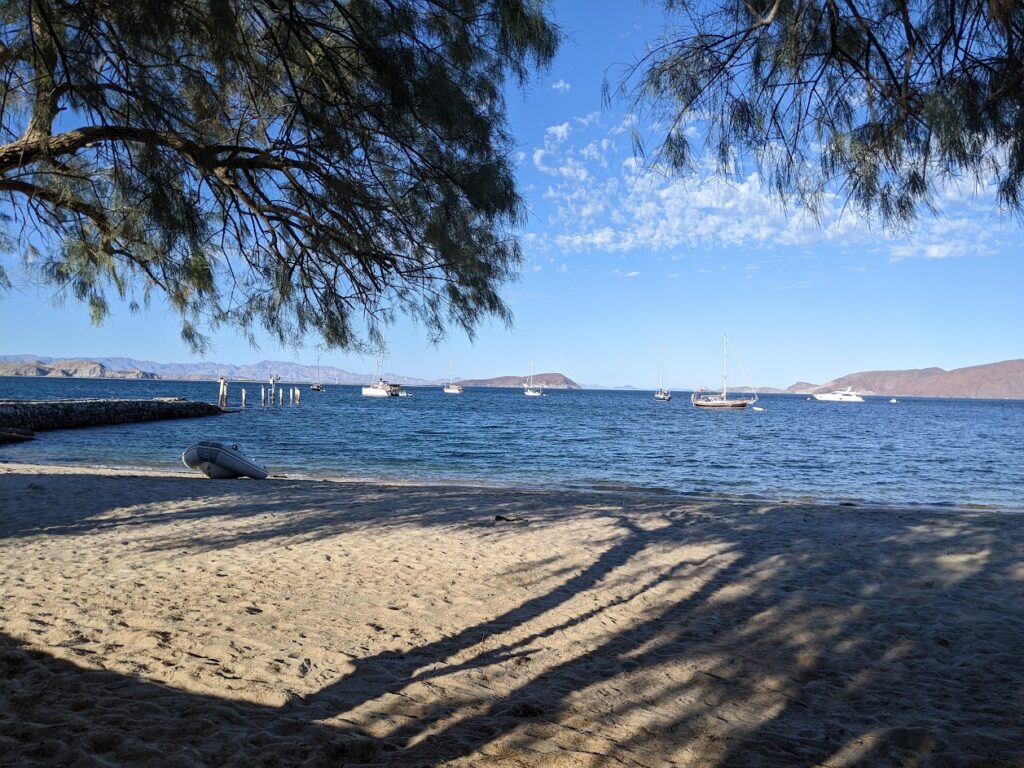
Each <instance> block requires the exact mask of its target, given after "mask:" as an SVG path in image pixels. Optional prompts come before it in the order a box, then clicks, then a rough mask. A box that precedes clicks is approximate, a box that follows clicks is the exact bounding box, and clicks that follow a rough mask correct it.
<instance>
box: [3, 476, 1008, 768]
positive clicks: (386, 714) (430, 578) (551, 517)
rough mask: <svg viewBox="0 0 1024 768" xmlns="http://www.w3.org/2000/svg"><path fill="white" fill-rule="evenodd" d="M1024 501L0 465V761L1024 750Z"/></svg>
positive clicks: (457, 761)
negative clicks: (1015, 506)
mask: <svg viewBox="0 0 1024 768" xmlns="http://www.w3.org/2000/svg"><path fill="white" fill-rule="evenodd" d="M1022 638H1024V516H1021V515H1019V514H1011V513H1000V512H995V511H976V510H975V511H964V510H950V509H898V508H864V507H848V506H836V505H814V504H801V503H794V502H790V503H775V504H773V503H763V502H741V501H735V500H695V499H693V498H687V497H680V496H671V495H645V494H614V493H583V492H564V491H534V490H513V489H499V488H472V487H455V486H422V485H397V484H396V485H384V484H371V483H362V482H343V483H340V482H326V481H308V480H270V481H265V482H256V481H234V482H230V481H227V482H213V481H208V480H205V479H203V478H199V477H192V476H186V475H178V474H171V473H145V472H132V471H117V470H100V469H82V468H76V467H52V466H30V465H16V464H7V465H0V763H5V764H6V763H11V764H37V763H38V764H42V765H71V764H74V765H111V764H131V765H147V764H149V765H154V766H155V765H161V766H163V765H238V766H248V765H261V764H267V765H270V764H303V765H367V764H368V765H409V766H412V765H438V764H446V765H456V766H480V765H486V766H602V765H616V766H621V765H626V766H634V765H636V766H660V765H698V766H713V765H743V766H758V765H762V766H776V765H806V766H812V765H828V766H851V765H871V766H876V765H901V766H902V765H906V766H911V765H913V766H917V765H924V766H949V765H976V766H980V765H986V766H993V765H1011V766H1018V765H1024V693H1022V691H1024V666H1022V664H1021V661H1020V659H1021V652H1022V648H1024V645H1022V642H1024V641H1022Z"/></svg>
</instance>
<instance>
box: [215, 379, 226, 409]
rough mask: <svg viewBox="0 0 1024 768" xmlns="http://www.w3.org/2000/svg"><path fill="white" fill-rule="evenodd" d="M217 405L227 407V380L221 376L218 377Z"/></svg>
mask: <svg viewBox="0 0 1024 768" xmlns="http://www.w3.org/2000/svg"><path fill="white" fill-rule="evenodd" d="M217 405H219V406H220V407H221V408H227V407H228V382H227V379H225V378H224V377H223V376H221V377H220V392H218V393H217Z"/></svg>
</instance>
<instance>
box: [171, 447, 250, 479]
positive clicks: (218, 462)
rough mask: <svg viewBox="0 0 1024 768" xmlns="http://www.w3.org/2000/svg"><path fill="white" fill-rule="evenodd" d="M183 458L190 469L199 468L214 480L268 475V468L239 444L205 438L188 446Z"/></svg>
mask: <svg viewBox="0 0 1024 768" xmlns="http://www.w3.org/2000/svg"><path fill="white" fill-rule="evenodd" d="M181 460H182V462H184V464H185V466H186V467H188V468H189V469H198V470H199V471H200V472H202V473H203V474H204V475H206V476H207V477H209V478H211V479H213V480H234V479H235V478H239V477H251V478H252V479H253V480H263V479H265V478H266V476H267V468H266V467H263V466H261V465H259V464H257V463H256V462H254V461H253V460H252V459H250V458H248V457H247V456H246V455H245V454H243V453H242V452H241V451H240V450H238V446H237V445H224V443H215V442H212V441H209V440H203V441H201V442H198V443H196V444H195V445H190V446H189V447H188V448H186V449H185V450H184V452H182V454H181Z"/></svg>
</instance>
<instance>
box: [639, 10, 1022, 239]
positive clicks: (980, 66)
mask: <svg viewBox="0 0 1024 768" xmlns="http://www.w3.org/2000/svg"><path fill="white" fill-rule="evenodd" d="M666 6H667V10H668V15H669V20H670V23H669V28H668V32H667V33H666V35H665V37H664V38H663V39H662V40H660V41H659V43H658V44H657V45H655V46H652V47H651V49H650V51H649V53H648V55H647V56H646V57H645V58H644V59H643V60H642V61H640V62H639V63H638V64H637V66H636V67H635V68H634V69H633V70H632V71H631V73H630V76H629V77H628V78H627V80H626V86H625V87H626V89H627V90H633V92H634V94H636V95H637V97H638V101H639V102H640V103H641V104H646V105H647V106H649V107H652V108H653V110H654V111H655V112H656V113H657V114H658V116H659V117H660V118H661V119H663V120H664V124H665V125H668V126H670V127H669V128H668V130H667V133H666V135H665V140H664V142H663V143H662V144H661V154H662V157H664V158H665V159H666V160H667V161H668V162H669V163H670V164H671V165H672V166H674V167H675V168H677V169H687V168H691V167H692V166H693V164H694V162H695V155H696V154H697V152H696V148H695V147H694V146H692V145H691V142H690V140H689V139H688V137H687V136H686V133H685V128H686V126H687V124H688V123H692V122H694V121H698V122H700V123H701V124H702V125H704V126H705V127H706V129H707V130H706V132H705V136H706V139H707V147H708V148H709V149H710V151H711V155H712V156H713V157H715V158H716V159H717V162H718V164H719V167H720V169H723V170H726V171H733V170H736V168H737V165H738V164H740V163H742V162H743V160H744V159H747V160H750V159H753V160H754V161H755V163H756V165H757V166H758V167H759V169H760V170H761V172H762V175H763V177H764V178H765V180H766V181H767V182H768V183H769V184H770V185H771V186H772V188H773V189H774V190H775V191H776V192H777V193H778V194H779V195H780V196H781V197H783V198H785V199H792V198H795V199H797V200H798V201H799V202H802V203H804V204H806V205H809V206H810V207H811V208H812V209H814V208H815V207H816V206H817V205H818V204H819V203H820V202H821V197H822V195H823V194H830V195H831V194H838V195H839V196H840V198H842V199H845V200H846V201H848V202H850V203H852V204H853V205H854V206H855V207H857V208H859V209H861V210H862V211H865V212H867V213H871V214H877V215H878V216H879V217H880V218H881V220H882V221H883V222H884V223H885V224H887V225H890V226H896V227H899V226H902V225H906V224H908V223H909V222H911V221H912V220H913V219H914V217H915V216H916V215H917V213H918V211H919V210H920V209H921V208H922V207H925V208H930V207H932V205H933V201H934V199H935V195H936V194H937V192H939V190H940V189H941V187H942V185H943V184H945V183H946V182H948V181H949V180H950V179H954V178H966V179H968V180H969V181H971V182H980V183H988V182H991V181H993V180H994V181H995V183H996V184H997V193H998V200H999V203H1000V204H1002V205H1003V206H1004V207H1005V208H1007V209H1008V210H1011V211H1014V212H1016V213H1020V212H1021V210H1022V206H1024V196H1022V183H1024V59H1022V54H1024V48H1022V43H1024V3H1021V2H1019V0H985V1H984V2H982V1H977V0H974V1H972V0H823V1H822V0H818V1H815V0H708V1H707V2H685V0H683V1H681V0H666ZM630 83H632V85H630ZM634 89H635V90H634Z"/></svg>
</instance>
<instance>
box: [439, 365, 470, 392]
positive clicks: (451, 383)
mask: <svg viewBox="0 0 1024 768" xmlns="http://www.w3.org/2000/svg"><path fill="white" fill-rule="evenodd" d="M464 391H465V390H464V389H463V387H462V385H461V384H456V383H455V364H454V363H453V362H451V361H448V383H447V384H445V385H444V389H443V392H444V393H445V394H446V395H461V394H462V393H463V392H464Z"/></svg>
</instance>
